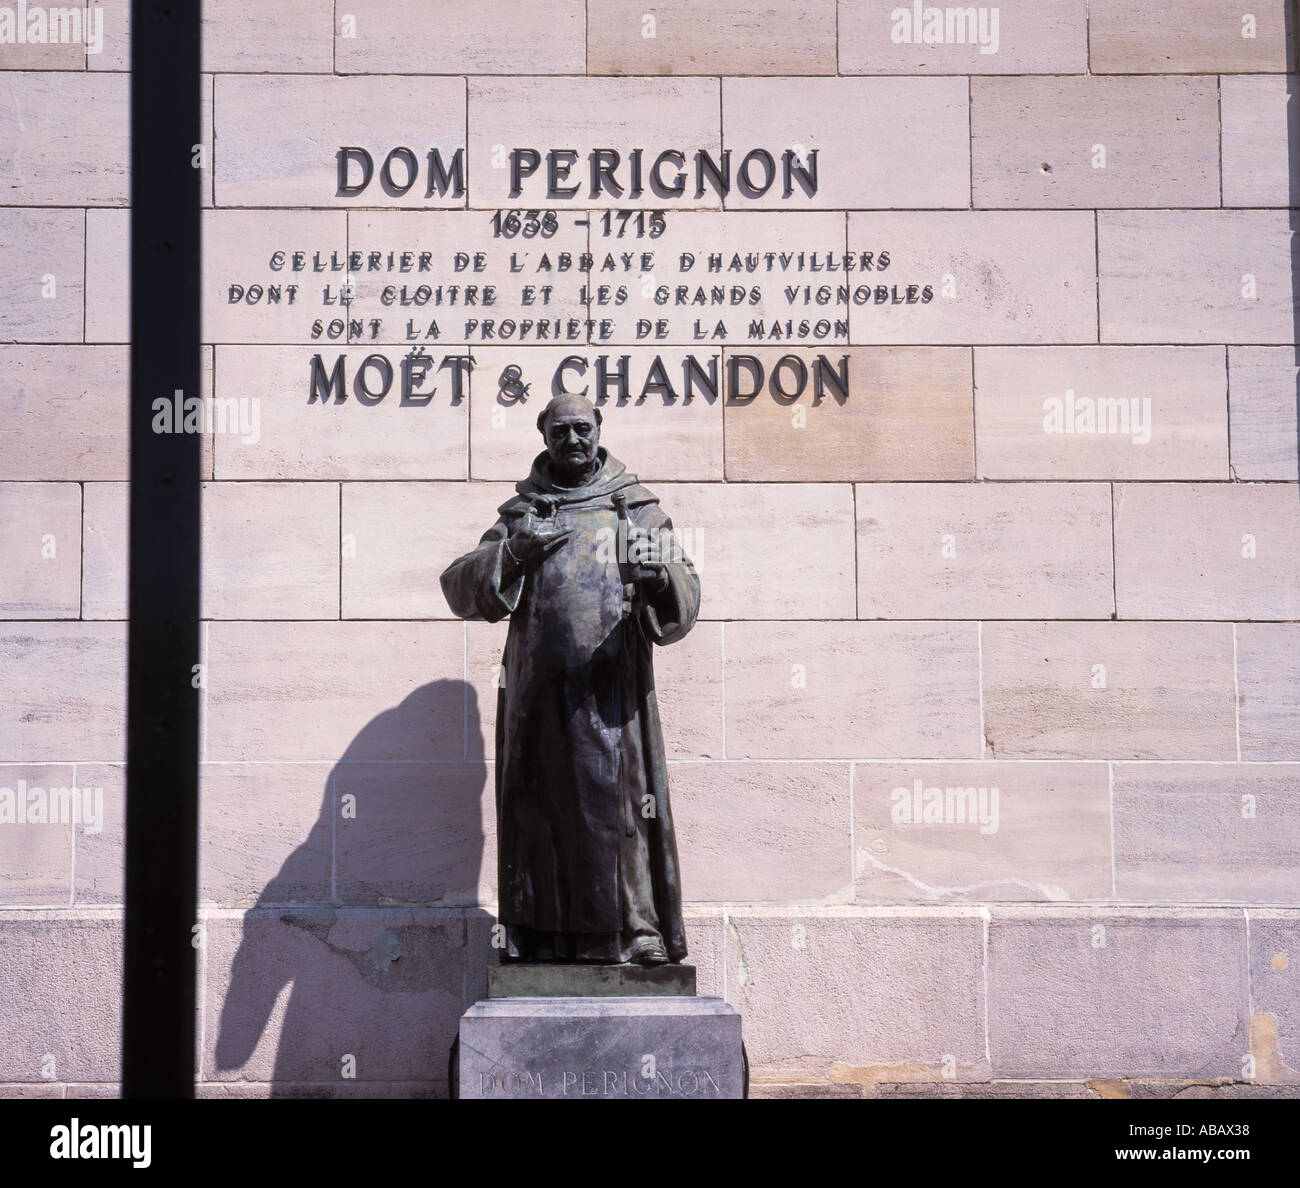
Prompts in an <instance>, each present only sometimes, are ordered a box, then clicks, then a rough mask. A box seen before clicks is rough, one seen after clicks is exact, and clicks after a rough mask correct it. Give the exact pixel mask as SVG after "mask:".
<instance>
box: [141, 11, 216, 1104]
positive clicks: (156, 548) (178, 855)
mask: <svg viewBox="0 0 1300 1188" xmlns="http://www.w3.org/2000/svg"><path fill="white" fill-rule="evenodd" d="M199 67H200V60H199V3H198V0H132V3H131V348H130V359H131V528H130V541H131V566H130V589H129V604H128V605H129V609H128V616H129V619H130V624H129V627H128V643H127V722H126V740H127V741H126V764H127V769H126V929H125V959H124V979H123V980H124V986H123V1007H122V1095H123V1096H124V1097H132V1098H141V1097H150V1098H159V1097H192V1096H193V1095H194V1033H195V1027H194V1011H195V947H194V944H193V940H194V938H195V936H196V933H195V932H194V926H195V922H196V919H195V917H196V898H197V887H196V884H197V869H198V759H199V696H200V694H199V690H198V689H197V688H196V684H197V681H196V679H195V673H196V667H195V666H197V665H198V664H199V524H200V521H199V499H200V478H201V475H200V465H199V459H200V457H201V453H200V445H201V442H202V435H201V434H199V433H185V432H170V433H167V432H163V433H156V432H154V429H153V424H154V419H155V412H154V402H155V401H156V400H158V399H160V398H162V399H166V400H168V401H169V402H170V401H172V400H173V398H174V397H175V394H176V393H178V392H179V393H183V396H181V397H179V399H187V398H192V397H201V396H202V393H201V392H200V390H199V383H200V366H199V358H200V345H199V338H200V317H199V310H200V279H199V277H200V273H199V260H200V256H199V251H200V242H199V236H200V226H199V186H200V179H201V178H202V177H203V176H204V172H205V170H206V167H207V166H208V164H209V163H208V162H204V161H202V160H199V159H196V153H198V152H199V151H200V150H197V148H196V146H198V145H199V144H200V143H201V140H202V136H201V131H200V108H199V89H200V77H199ZM196 165H197V166H202V167H203V168H198V167H196ZM177 427H178V428H179V426H177Z"/></svg>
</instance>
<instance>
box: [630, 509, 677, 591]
mask: <svg viewBox="0 0 1300 1188" xmlns="http://www.w3.org/2000/svg"><path fill="white" fill-rule="evenodd" d="M627 556H628V562H629V567H630V572H629V575H628V576H629V577H630V578H631V580H632V581H634V582H636V583H637V584H638V585H640V586H643V587H645V588H646V590H647V592H648V593H650V594H661V593H663V591H665V590H666V589H668V566H667V565H666V564H665V562H664V560H663V558H662V556H661V555H660V549H659V542H658V540H656V539H655V537H653V536H652V535H651V534H650V533H648V532H647V531H646V530H645V529H644V528H641V527H639V526H638V525H636V524H629V525H628V529H627Z"/></svg>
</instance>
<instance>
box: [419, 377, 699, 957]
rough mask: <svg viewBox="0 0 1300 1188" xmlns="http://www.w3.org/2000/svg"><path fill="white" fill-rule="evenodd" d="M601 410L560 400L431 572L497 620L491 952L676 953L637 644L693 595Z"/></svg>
mask: <svg viewBox="0 0 1300 1188" xmlns="http://www.w3.org/2000/svg"><path fill="white" fill-rule="evenodd" d="M600 421H601V417H600V410H599V409H597V408H595V407H593V406H592V405H591V404H590V403H589V402H588V401H587V400H585V399H583V398H582V397H580V396H558V397H556V398H555V399H554V400H552V401H551V402H550V403H549V404H548V405H547V406H546V408H545V409H543V411H542V413H541V415H540V416H539V417H538V418H537V427H538V429H539V430H540V431H541V433H542V437H543V439H544V440H545V442H546V450H545V451H544V452H542V453H541V454H539V455H538V456H537V457H536V459H534V461H533V466H532V473H531V474H530V475H529V476H528V478H527V479H525V480H524V481H523V482H521V483H519V484H517V486H516V490H517V491H518V492H519V493H518V495H516V496H515V497H513V498H512V499H510V500H508V501H507V502H506V503H504V504H502V506H501V507H500V508H499V509H498V511H499V515H500V518H499V519H498V520H497V522H496V523H495V524H494V525H493V526H492V527H491V528H490V529H488V531H487V532H486V533H484V534H483V537H482V539H481V540H480V541H479V544H478V547H477V548H476V549H474V550H473V552H470V553H466V554H465V556H463V557H461V558H459V559H458V560H457V561H454V562H453V563H452V564H451V565H450V566H448V568H447V570H446V572H445V573H443V575H442V589H443V593H444V594H446V596H447V601H448V603H449V604H450V605H451V608H452V610H453V611H454V612H455V613H456V614H457V615H459V616H460V617H461V618H464V619H473V620H477V619H485V620H487V621H488V622H489V623H495V622H497V621H498V620H500V619H503V618H505V617H506V616H507V615H509V616H510V630H509V633H508V635H507V637H506V647H505V656H504V658H503V661H502V664H503V669H504V679H503V683H502V687H501V689H500V691H499V693H498V695H497V723H496V801H497V870H498V892H497V894H498V901H499V909H498V917H499V920H500V922H501V923H502V924H503V925H504V926H505V944H504V948H502V950H501V960H502V961H561V962H572V961H578V962H600V963H615V962H635V963H638V964H642V965H659V964H663V963H665V962H669V961H681V960H682V958H683V957H685V956H686V933H685V929H684V927H683V924H682V891H681V879H680V876H679V872H678V864H677V842H676V839H675V836H674V833H673V820H672V814H671V812H670V810H669V805H668V768H667V764H666V763H665V756H664V744H663V733H662V730H661V728H660V723H659V710H658V706H657V704H656V701H655V687H654V667H653V658H652V653H651V645H652V644H660V645H662V644H668V643H672V642H674V641H675V640H678V639H681V638H682V636H684V635H685V634H686V633H687V632H688V631H689V630H690V629H691V627H692V626H693V625H694V623H695V617H696V615H697V613H698V612H699V606H700V583H699V578H698V577H697V576H696V573H695V567H694V566H693V565H692V564H691V562H690V560H689V559H688V558H687V557H686V556H685V555H684V554H683V553H682V552H681V549H680V547H679V545H678V543H677V540H676V537H675V536H674V535H673V532H672V521H671V520H669V518H668V516H667V515H665V514H664V512H663V511H662V510H661V509H660V507H659V500H658V498H657V497H656V496H655V495H653V494H652V493H651V492H650V491H648V490H647V489H646V488H645V487H643V486H641V484H640V483H638V482H637V480H636V476H635V475H633V474H629V473H628V472H627V470H626V468H625V467H624V465H623V463H621V462H620V461H618V459H616V458H614V457H612V456H610V454H609V453H608V452H607V451H606V450H605V449H604V448H603V447H601V445H600Z"/></svg>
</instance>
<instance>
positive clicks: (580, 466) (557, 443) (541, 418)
mask: <svg viewBox="0 0 1300 1188" xmlns="http://www.w3.org/2000/svg"><path fill="white" fill-rule="evenodd" d="M537 428H538V429H539V430H540V431H541V434H542V437H543V439H545V441H546V450H547V453H549V454H550V456H551V470H552V471H553V473H554V474H555V476H556V478H558V479H559V481H560V482H561V483H563V484H565V485H566V486H576V485H578V484H579V483H581V482H584V481H586V480H587V479H588V478H590V477H591V475H592V473H593V472H594V471H595V470H596V469H597V468H598V466H599V463H598V460H597V453H596V451H597V449H598V447H599V445H600V409H598V408H597V407H596V406H595V405H594V404H592V403H591V401H590V400H588V399H587V398H586V397H584V396H569V395H564V396H556V397H555V398H554V399H553V400H552V401H551V402H550V403H549V404H548V405H547V406H546V407H545V408H544V409H542V411H541V413H539V414H538V417H537Z"/></svg>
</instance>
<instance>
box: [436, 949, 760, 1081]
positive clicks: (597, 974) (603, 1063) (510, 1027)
mask: <svg viewBox="0 0 1300 1188" xmlns="http://www.w3.org/2000/svg"><path fill="white" fill-rule="evenodd" d="M458 1048H459V1053H458V1081H459V1096H460V1097H463V1098H528V1097H535V1098H548V1097H551V1098H575V1099H576V1098H587V1099H598V1098H599V1099H608V1098H619V1099H624V1098H626V1099H633V1098H635V1099H651V1098H656V1099H657V1098H678V1099H710V1098H739V1097H743V1096H744V1094H745V1083H744V1082H745V1074H744V1055H743V1049H742V1047H741V1038H740V1016H739V1015H738V1014H737V1013H736V1011H735V1009H734V1008H733V1007H732V1006H731V1005H730V1004H728V1003H726V1002H724V1001H723V1000H722V999H721V998H700V997H698V996H697V995H696V994H695V969H694V967H693V966H689V965H667V966H652V967H643V966H627V965H616V966H599V965H598V966H583V965H500V966H490V967H489V968H488V997H487V998H486V999H484V1000H483V1001H481V1002H476V1003H475V1004H474V1005H473V1006H472V1007H470V1009H469V1010H468V1011H466V1012H465V1014H464V1015H462V1016H461V1020H460V1037H459V1041H458Z"/></svg>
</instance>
